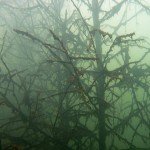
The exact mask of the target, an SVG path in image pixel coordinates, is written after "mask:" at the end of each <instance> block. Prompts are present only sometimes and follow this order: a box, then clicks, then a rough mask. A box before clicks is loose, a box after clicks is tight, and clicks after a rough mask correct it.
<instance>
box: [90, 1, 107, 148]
mask: <svg viewBox="0 0 150 150" xmlns="http://www.w3.org/2000/svg"><path fill="white" fill-rule="evenodd" d="M92 9H93V11H92V16H93V25H94V29H100V22H99V4H98V0H92ZM94 42H95V47H96V51H95V53H96V57H97V71H99V72H100V75H99V78H98V80H97V85H96V90H97V91H96V93H97V101H98V104H99V112H98V122H99V133H98V134H99V150H105V149H106V145H105V140H106V128H105V107H104V105H103V104H104V100H105V87H104V84H105V75H104V71H103V70H104V66H103V62H102V39H101V35H100V34H99V33H98V32H97V33H96V34H95V37H94Z"/></svg>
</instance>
